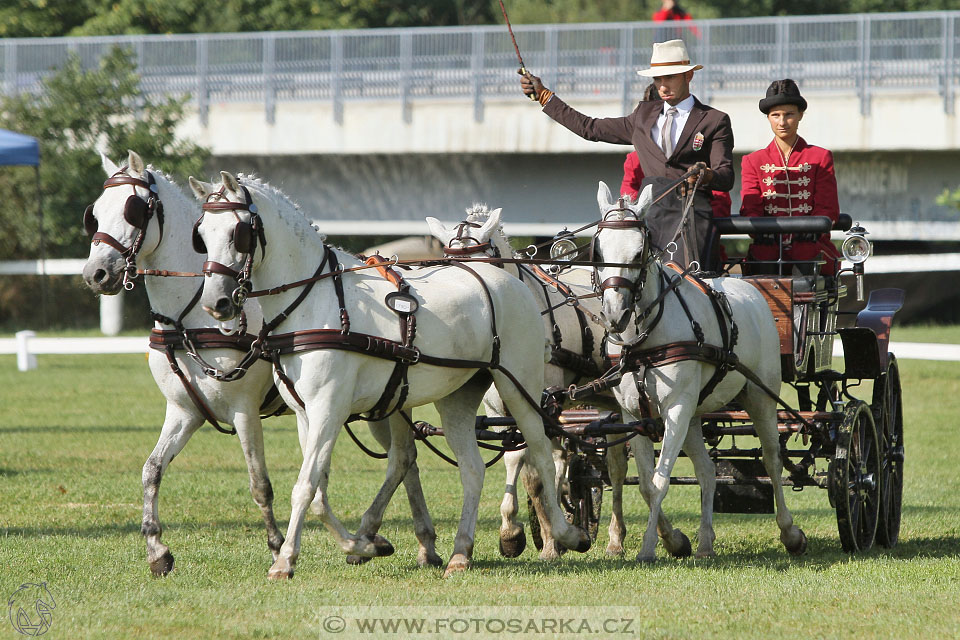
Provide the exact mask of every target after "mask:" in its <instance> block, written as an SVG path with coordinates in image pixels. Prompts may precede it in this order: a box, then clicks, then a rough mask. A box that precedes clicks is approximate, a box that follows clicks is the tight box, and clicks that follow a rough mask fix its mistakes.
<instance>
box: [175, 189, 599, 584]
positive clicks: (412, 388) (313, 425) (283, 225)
mask: <svg viewBox="0 0 960 640" xmlns="http://www.w3.org/2000/svg"><path fill="white" fill-rule="evenodd" d="M221 177H222V185H221V187H220V190H219V192H218V194H215V195H214V196H213V198H212V199H213V200H215V201H219V202H230V203H236V207H235V208H232V209H231V210H225V211H221V212H212V211H207V212H206V214H205V215H204V217H203V219H202V220H201V221H200V222H199V224H198V226H197V230H196V234H197V238H196V239H197V240H198V242H202V243H203V244H204V245H205V248H206V249H207V252H208V262H207V263H206V264H207V267H205V270H206V271H207V272H208V274H209V275H208V277H207V278H205V280H204V292H203V296H202V298H201V304H202V305H203V306H204V307H205V308H206V309H207V310H208V311H209V312H210V313H211V315H213V317H214V318H217V319H218V320H221V321H223V320H229V319H231V318H233V317H234V316H236V314H237V313H239V307H238V305H237V302H238V301H240V302H242V300H240V299H238V297H237V296H236V295H235V294H236V293H237V292H236V290H237V288H238V284H237V281H236V279H235V278H234V277H233V276H232V275H228V274H230V272H231V270H232V269H237V268H239V269H241V270H242V271H244V272H249V273H250V274H251V279H252V282H253V283H254V284H255V285H256V286H260V287H273V288H275V287H278V286H280V285H284V284H288V283H294V282H296V281H300V280H303V279H305V278H310V277H311V275H312V274H314V273H315V271H319V272H323V273H326V274H327V276H328V277H325V278H324V279H322V280H319V281H316V282H315V283H314V286H313V289H312V290H311V291H310V292H309V296H308V297H307V299H306V300H305V303H304V304H300V305H297V306H294V305H293V304H292V303H293V302H294V301H295V299H297V298H298V297H299V296H302V295H303V288H302V287H299V286H298V287H295V288H293V289H290V290H287V291H283V292H280V293H278V294H277V295H268V296H265V297H264V298H262V300H261V306H262V307H263V310H264V315H265V316H266V317H267V318H272V319H275V320H276V321H277V322H278V323H279V327H280V328H281V329H282V330H283V331H284V332H286V333H289V332H294V331H311V332H312V333H310V334H306V335H307V338H305V339H306V340H307V341H308V342H309V341H310V340H312V339H313V338H312V337H311V336H319V335H320V334H321V333H322V331H323V330H326V331H327V333H326V334H325V335H326V336H327V337H328V338H329V339H331V340H338V338H334V337H331V336H333V335H334V334H336V335H341V334H353V335H354V336H357V335H360V334H366V335H368V336H375V337H382V338H388V339H391V340H393V341H394V342H397V341H398V337H399V336H400V329H399V321H398V313H395V312H394V311H393V310H392V309H393V308H391V307H388V306H387V304H386V303H385V299H386V296H387V294H390V293H395V292H396V291H397V289H396V287H395V285H394V284H393V283H391V282H389V281H388V280H387V279H385V278H383V277H381V276H380V275H378V274H377V273H376V272H374V271H372V270H369V269H366V270H359V271H348V272H346V273H343V274H342V280H341V283H342V289H343V291H344V294H343V301H342V302H341V301H340V300H338V297H339V296H338V295H337V293H336V290H337V285H336V279H335V278H332V277H329V275H330V269H331V268H332V265H333V264H339V265H341V266H342V267H345V268H347V269H351V268H354V267H358V266H361V265H360V263H359V262H358V261H357V260H356V259H355V258H354V257H353V256H350V255H349V254H346V253H345V252H343V251H340V250H337V249H334V248H332V247H329V246H327V245H326V244H325V238H324V236H322V235H321V234H320V233H318V232H317V230H316V229H315V228H314V227H312V226H311V224H310V222H309V221H308V220H307V218H306V217H304V216H303V214H302V213H301V212H300V210H299V208H298V207H296V205H294V204H293V203H292V202H291V201H290V200H289V199H288V198H287V197H286V196H284V195H283V194H282V193H280V192H279V191H278V190H276V189H274V188H272V187H270V186H269V185H266V184H264V183H262V182H260V181H258V180H253V179H244V180H243V181H242V182H238V180H237V179H236V178H235V177H234V176H233V175H231V174H229V173H227V172H221ZM191 185H193V187H194V190H195V191H198V185H197V184H195V181H191ZM203 191H205V189H204V190H203ZM247 194H249V198H250V200H248V199H247V198H248V195H247ZM247 203H252V206H251V204H247ZM207 206H208V207H209V206H210V205H207ZM250 209H253V210H254V211H255V213H251V211H250ZM251 223H253V224H254V226H255V227H259V228H260V229H262V231H263V234H264V235H263V238H264V239H265V240H266V241H267V242H268V243H269V246H264V243H263V242H259V243H256V244H257V246H254V247H251V246H250V243H247V242H238V241H237V231H238V230H239V229H240V228H241V227H240V225H241V224H251ZM257 233H258V234H259V231H258V232H257ZM317 265H320V267H321V268H319V269H318V267H317ZM468 271H469V270H465V269H460V268H456V267H449V266H448V267H433V268H425V269H418V270H416V271H410V272H406V274H405V278H406V281H407V282H408V283H409V284H410V286H411V289H410V292H411V294H412V296H413V300H414V301H413V302H411V300H410V299H407V300H406V301H405V304H406V305H411V304H413V305H415V306H418V307H419V311H417V312H416V313H415V318H416V326H417V329H416V337H415V344H414V345H413V346H414V347H415V354H416V355H415V356H410V353H411V352H409V351H408V352H406V353H407V354H408V356H409V359H411V360H414V361H415V362H416V364H414V363H413V362H411V363H410V366H409V369H408V371H407V373H406V376H407V389H406V394H405V400H404V401H403V403H402V404H403V407H404V408H409V407H415V406H419V405H422V404H427V403H430V402H433V403H434V404H435V406H436V407H437V410H438V412H439V413H440V416H441V420H442V423H443V427H444V433H445V436H446V440H447V443H448V444H449V445H450V447H451V449H453V451H454V453H455V454H456V456H457V460H458V463H459V470H460V478H461V483H462V485H463V491H464V502H463V507H462V511H461V520H460V527H459V529H458V532H457V536H456V539H455V542H454V550H453V555H452V556H451V558H450V561H449V562H448V563H447V569H446V574H445V575H450V574H452V573H454V572H457V571H461V570H464V569H466V568H468V567H469V565H470V558H471V555H472V552H473V540H474V532H475V529H476V519H477V509H478V505H479V499H480V490H481V487H482V483H483V475H484V466H483V461H482V458H481V457H480V454H479V449H478V447H477V442H476V436H475V434H474V418H475V415H476V409H477V407H478V406H479V404H480V400H481V398H482V397H483V393H484V391H485V390H486V388H487V386H488V385H489V380H490V376H492V378H493V380H494V383H495V384H496V385H497V388H498V389H499V391H500V394H501V396H502V397H503V398H504V400H505V402H506V404H507V405H508V406H509V407H510V409H511V413H512V414H513V415H514V416H515V417H516V419H517V424H518V426H519V427H520V430H521V432H522V433H523V435H524V437H525V439H526V441H527V444H528V448H529V449H530V453H529V455H530V456H531V458H532V460H533V462H534V467H535V468H536V470H537V471H538V472H539V473H540V475H541V477H548V478H549V477H552V475H553V470H552V466H551V460H550V443H549V441H548V439H547V437H546V436H545V435H544V430H543V425H542V422H541V418H540V416H539V414H538V412H537V410H536V409H535V408H534V407H533V406H531V405H530V404H528V400H529V399H533V398H536V399H539V396H540V393H541V390H542V385H543V366H544V360H545V344H546V342H545V338H544V335H543V325H542V323H541V322H540V321H539V312H538V311H537V308H536V305H535V303H534V301H533V300H532V298H531V297H530V294H529V292H528V291H527V290H526V288H525V287H523V286H522V285H521V284H520V283H519V282H517V280H516V279H514V278H512V277H510V276H508V275H507V274H505V273H504V272H503V271H502V270H500V269H497V268H496V267H493V266H489V265H477V266H476V267H473V272H474V273H475V274H476V275H477V278H475V277H474V276H473V275H471V273H469V272H468ZM481 281H482V283H483V284H482V285H481ZM341 307H343V310H345V312H346V315H345V314H344V313H342V311H341ZM395 308H396V307H395ZM407 308H408V309H409V308H410V307H409V306H408V307H407ZM281 313H282V314H283V315H281ZM281 318H284V319H283V320H282V321H281ZM347 318H349V323H350V324H349V325H347V324H346V323H345V320H346V319H347ZM494 319H495V322H494ZM494 332H499V336H497V335H495V333H494ZM267 348H268V350H269V349H270V348H271V347H270V343H268V345H267ZM388 348H389V347H388ZM369 353H370V352H369V351H365V352H362V353H356V352H353V351H347V350H344V349H340V348H330V345H329V343H328V345H327V346H320V347H316V348H312V347H310V345H308V348H307V349H305V350H302V351H294V352H292V353H290V352H288V353H283V352H281V355H279V362H280V367H281V369H282V371H283V372H284V375H285V377H287V378H288V379H289V381H291V382H292V385H291V386H290V387H288V386H287V385H286V384H281V385H279V387H280V390H281V393H282V394H283V395H284V399H285V400H286V401H287V403H288V405H290V406H293V407H295V408H296V409H297V410H298V411H299V412H300V414H301V415H302V416H303V423H304V424H305V426H306V432H305V433H301V447H302V448H303V465H302V466H301V469H300V475H299V477H298V478H297V482H296V484H295V486H294V490H293V495H292V512H291V517H290V526H289V529H288V532H287V539H286V541H285V542H284V544H283V547H282V548H281V551H280V555H279V557H278V558H277V561H276V562H275V563H274V565H273V567H272V568H271V570H270V573H269V575H270V576H271V577H273V578H288V577H291V576H292V575H293V571H294V565H295V563H296V560H297V557H298V555H299V552H300V531H301V527H302V523H303V517H304V513H305V510H306V508H307V506H308V505H309V504H310V501H311V500H313V499H314V496H316V499H317V502H318V503H319V504H320V505H321V510H320V516H321V518H322V519H323V522H324V524H326V525H327V528H328V529H329V530H330V531H331V533H332V534H333V535H334V537H335V539H336V540H337V542H338V544H339V545H340V547H341V548H342V549H343V550H344V551H346V552H347V553H354V554H359V555H371V556H373V555H377V554H378V553H379V549H378V548H377V546H378V545H377V544H376V543H375V542H376V541H372V540H370V539H369V538H368V537H366V536H357V535H352V534H350V533H349V532H348V531H347V530H346V528H345V527H344V526H343V524H342V523H341V522H340V521H339V520H338V519H337V518H336V517H335V515H334V514H333V512H332V511H331V510H330V508H329V505H328V502H327V483H328V480H329V465H330V455H331V453H332V449H333V443H334V441H335V439H336V436H337V434H338V432H339V430H340V426H341V425H342V424H343V423H344V421H345V420H346V419H347V418H348V417H349V416H350V415H353V414H357V413H361V412H365V411H369V410H370V409H371V408H372V407H373V406H375V405H376V404H377V402H378V400H379V399H380V397H381V395H382V394H383V393H384V389H385V388H386V385H387V384H388V381H389V379H390V378H391V376H392V374H393V372H394V370H395V364H396V363H395V361H393V360H388V359H384V358H380V357H373V356H372V355H368V354H369ZM498 356H499V364H500V366H495V367H489V368H488V367H487V366H486V365H485V363H490V362H491V361H492V360H493V359H496V358H497V357H498ZM438 358H441V359H451V360H457V361H461V363H463V364H460V365H459V366H449V364H450V363H449V362H448V361H443V360H440V361H438V360H437V359H438ZM432 363H433V364H432ZM441 364H443V365H444V366H439V365H441ZM487 371H489V374H487ZM478 372H479V373H480V375H477V374H478ZM507 372H510V374H511V375H512V376H513V379H514V380H515V381H516V382H517V383H518V384H514V382H513V381H511V379H510V377H509V376H508V374H507ZM294 392H295V394H296V396H295V395H294ZM401 395H403V394H401ZM298 398H299V400H298ZM392 400H393V399H392ZM300 401H302V403H303V405H300V404H299V402H300ZM393 401H394V403H395V402H396V400H393ZM301 406H302V408H301ZM390 422H391V433H392V435H393V437H394V442H395V446H394V447H392V448H391V450H390V460H389V463H388V471H387V473H388V482H387V483H386V484H385V485H384V488H383V490H382V492H381V495H378V497H377V501H379V504H380V505H381V506H385V505H386V501H387V500H389V494H390V493H391V492H390V485H391V484H392V486H393V487H396V483H398V482H399V479H400V477H402V474H403V472H404V470H405V469H406V467H407V465H409V464H410V462H411V461H412V460H411V459H410V458H412V457H413V456H415V455H416V454H415V449H414V450H413V453H412V454H411V453H410V448H408V447H401V446H396V443H397V442H399V441H400V440H403V439H405V440H408V441H409V440H411V439H412V433H411V431H410V430H409V428H408V427H407V426H406V425H405V424H404V423H403V421H402V420H399V419H397V417H396V414H394V416H393V417H391V418H390ZM544 485H545V486H544V494H545V496H544V503H545V508H546V510H547V512H548V516H549V520H550V523H551V525H552V527H553V530H554V535H555V536H556V537H557V539H558V540H560V541H561V542H562V543H563V544H564V545H566V546H568V547H569V548H572V549H578V550H580V551H586V550H587V549H589V547H590V538H589V536H587V535H586V533H585V532H582V531H580V530H578V529H577V528H575V527H572V526H570V525H569V524H568V523H567V522H566V520H565V518H564V516H563V513H562V511H561V510H560V507H559V504H558V502H557V496H556V491H555V489H554V488H553V486H552V483H549V482H548V483H544ZM375 504H377V502H376V501H375ZM373 508H374V507H373V506H372V507H371V510H370V511H368V514H369V513H370V512H371V511H372V510H373ZM365 520H366V516H365ZM367 524H368V523H365V522H361V530H364V529H367V530H369V528H368V527H366V526H365V525H367Z"/></svg>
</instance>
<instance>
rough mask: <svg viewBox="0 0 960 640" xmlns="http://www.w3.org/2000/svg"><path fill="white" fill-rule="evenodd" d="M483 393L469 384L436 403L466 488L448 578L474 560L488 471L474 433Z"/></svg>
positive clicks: (462, 482)
mask: <svg viewBox="0 0 960 640" xmlns="http://www.w3.org/2000/svg"><path fill="white" fill-rule="evenodd" d="M482 393H483V390H482V389H479V388H477V387H474V386H472V385H470V384H466V385H464V386H463V387H461V388H460V389H459V390H457V391H455V392H454V393H452V394H450V395H449V396H447V397H445V398H442V399H440V400H437V401H436V402H434V406H435V407H436V408H437V412H438V413H439V414H440V421H441V424H442V425H443V432H444V436H445V438H446V441H447V444H448V445H449V446H450V448H451V449H452V450H453V453H454V454H455V455H456V458H457V465H458V468H459V471H460V484H461V486H462V487H463V506H462V507H461V510H460V526H459V528H458V529H457V536H456V538H454V542H453V555H451V556H450V561H449V562H448V563H447V568H446V571H444V574H443V576H444V577H445V578H446V577H449V576H451V575H453V574H454V573H458V572H460V571H466V570H467V569H469V568H470V564H471V558H472V557H473V541H474V535H475V533H476V528H477V512H478V510H479V508H480V493H481V491H482V489H483V476H484V471H485V468H484V465H483V458H481V457H480V449H479V447H477V439H476V438H477V436H476V432H475V431H474V425H475V421H474V418H475V416H476V413H477V407H478V406H479V405H480V399H481V397H482Z"/></svg>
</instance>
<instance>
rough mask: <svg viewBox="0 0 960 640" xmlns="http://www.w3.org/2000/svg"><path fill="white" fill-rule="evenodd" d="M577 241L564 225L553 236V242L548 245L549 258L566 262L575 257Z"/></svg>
mask: <svg viewBox="0 0 960 640" xmlns="http://www.w3.org/2000/svg"><path fill="white" fill-rule="evenodd" d="M577 249H578V247H577V243H576V242H575V241H574V239H573V234H572V233H570V232H569V231H567V228H566V227H564V228H563V229H562V230H561V231H560V232H559V233H557V235H555V236H553V244H552V245H550V259H551V260H560V261H563V262H567V261H570V260H573V259H574V257H576V252H577Z"/></svg>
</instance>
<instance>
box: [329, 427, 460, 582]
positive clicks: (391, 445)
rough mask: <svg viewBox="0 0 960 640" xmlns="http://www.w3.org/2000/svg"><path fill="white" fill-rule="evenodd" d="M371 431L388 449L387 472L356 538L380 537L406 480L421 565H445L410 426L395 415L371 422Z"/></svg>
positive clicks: (353, 561)
mask: <svg viewBox="0 0 960 640" xmlns="http://www.w3.org/2000/svg"><path fill="white" fill-rule="evenodd" d="M370 431H371V433H372V434H373V436H374V437H375V438H376V439H377V441H378V442H379V443H380V445H381V446H383V447H384V448H385V449H387V452H388V453H387V459H388V462H387V473H386V478H385V479H384V483H383V486H382V487H381V488H380V491H379V492H378V493H377V496H376V498H374V501H373V503H372V504H371V505H370V508H369V509H367V511H366V513H364V514H363V518H362V519H361V521H360V528H359V530H358V531H357V533H356V536H357V537H359V538H362V537H367V538H370V537H372V536H375V535H376V533H377V531H379V530H380V526H381V525H382V524H383V513H384V511H385V510H386V507H387V505H388V504H389V502H390V499H391V498H392V497H393V494H394V493H395V492H396V489H397V486H398V485H399V483H400V481H401V479H402V481H403V483H404V486H405V487H406V490H407V500H408V501H409V503H410V512H411V514H412V515H413V521H414V532H415V534H416V536H417V541H418V542H419V550H418V552H417V564H418V565H419V566H421V567H423V566H427V565H433V566H442V565H443V560H442V559H441V558H440V557H439V556H438V555H437V552H436V541H437V534H436V531H435V530H434V528H433V521H432V520H431V519H430V512H429V510H428V509H427V502H426V499H425V498H424V495H423V487H421V485H420V471H419V469H418V468H417V463H416V457H417V448H416V445H415V444H414V440H413V433H412V431H411V430H410V427H409V426H408V425H407V423H406V421H405V420H404V419H403V418H402V417H401V416H399V415H394V416H392V417H391V418H389V419H387V420H381V421H378V422H371V423H370ZM381 540H382V539H381ZM368 559H369V558H365V557H362V556H353V555H351V556H347V562H348V563H351V564H360V563H362V562H365V561H367V560H368Z"/></svg>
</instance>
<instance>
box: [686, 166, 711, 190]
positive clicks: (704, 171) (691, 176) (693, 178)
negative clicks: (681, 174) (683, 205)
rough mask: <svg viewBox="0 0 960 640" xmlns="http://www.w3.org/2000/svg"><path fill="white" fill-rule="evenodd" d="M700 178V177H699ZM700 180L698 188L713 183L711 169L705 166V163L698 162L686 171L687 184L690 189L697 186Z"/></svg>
mask: <svg viewBox="0 0 960 640" xmlns="http://www.w3.org/2000/svg"><path fill="white" fill-rule="evenodd" d="M701 176H702V177H701ZM698 178H699V179H700V186H701V187H703V186H706V185H708V184H710V183H711V182H713V169H711V168H710V167H708V166H707V164H706V163H705V162H698V163H696V164H695V165H693V166H692V167H690V169H689V170H687V184H689V185H690V186H691V187H693V186H695V185H696V184H697V179H698Z"/></svg>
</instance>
